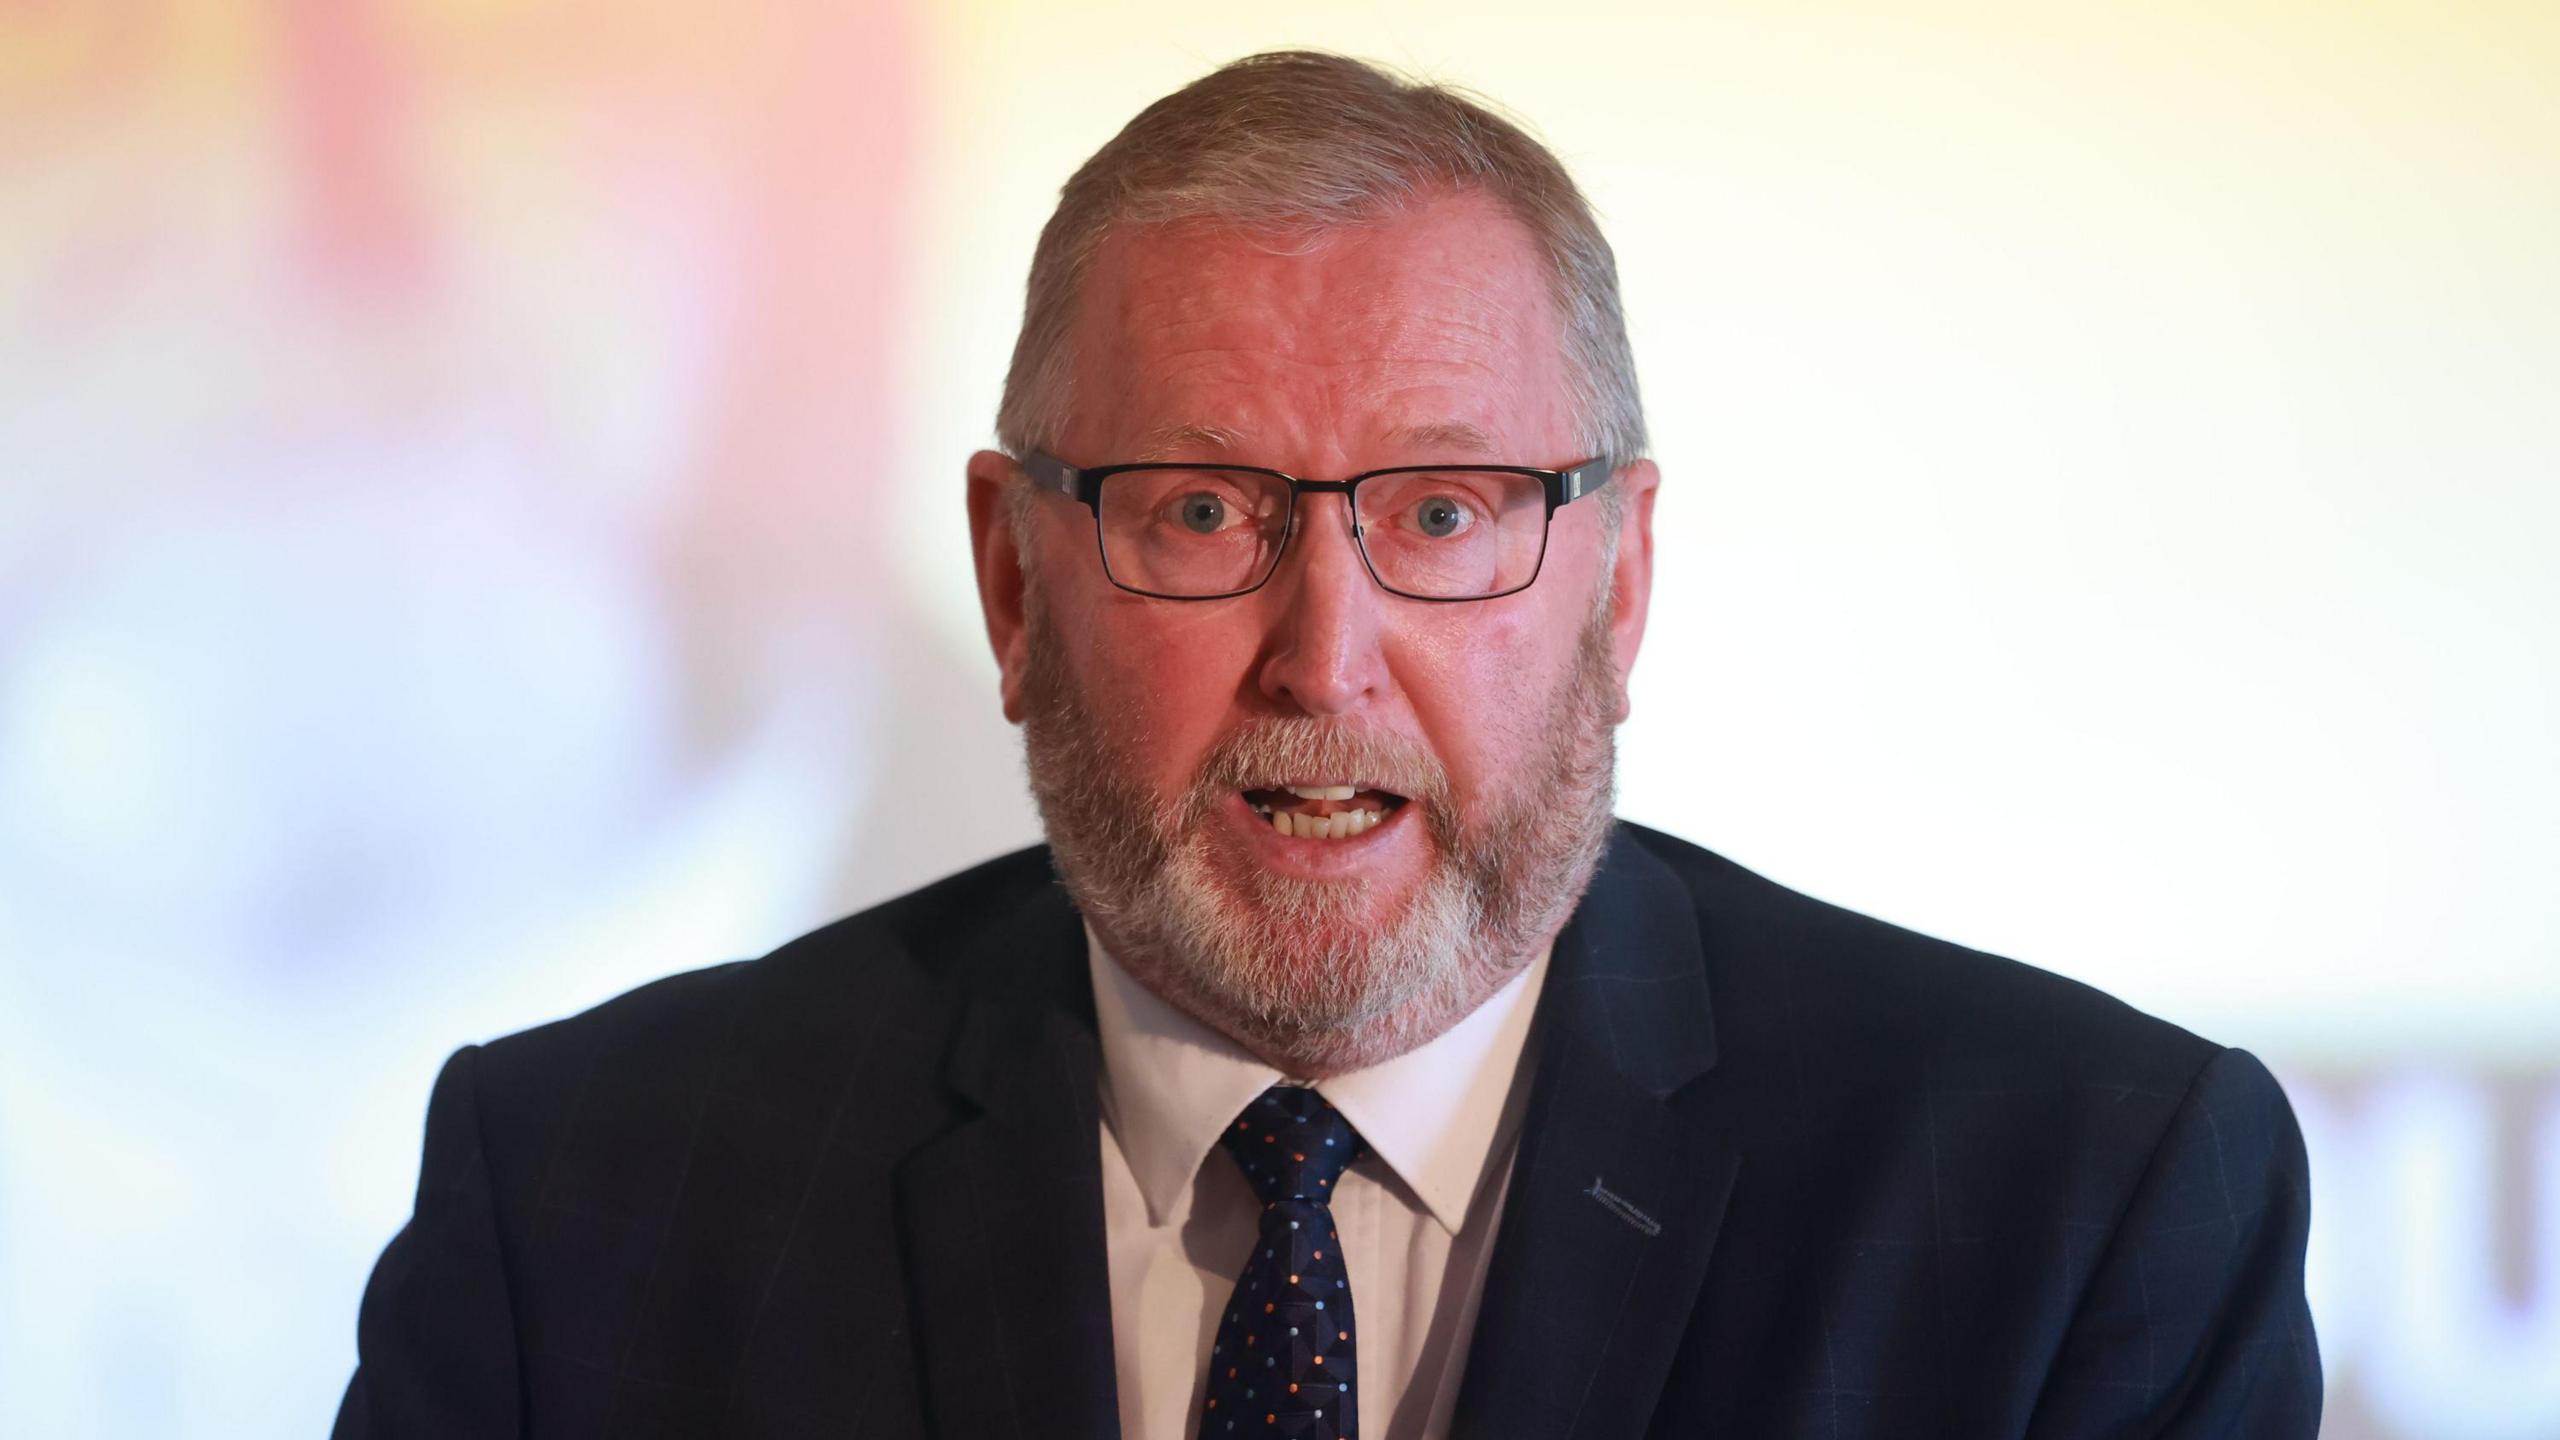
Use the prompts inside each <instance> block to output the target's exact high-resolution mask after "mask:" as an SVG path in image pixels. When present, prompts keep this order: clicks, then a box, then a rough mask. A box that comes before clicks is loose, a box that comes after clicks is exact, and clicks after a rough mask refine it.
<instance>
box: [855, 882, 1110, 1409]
mask: <svg viewBox="0 0 2560 1440" xmlns="http://www.w3.org/2000/svg"><path fill="white" fill-rule="evenodd" d="M1027 928H1028V929H1029V930H1030V931H1031V932H1032V933H1028V934H1024V933H1019V932H1017V933H1015V934H1014V935H1012V936H1011V937H1009V943H1006V944H1003V945H999V946H990V947H985V948H986V949H987V952H988V953H986V954H985V955H982V956H978V957H971V958H970V959H968V960H964V961H963V962H962V963H961V964H960V965H959V966H958V967H957V975H958V978H960V979H961V980H962V982H963V984H964V985H968V986H969V988H970V989H971V990H972V991H973V996H972V998H971V1000H970V1001H969V1004H968V1009H967V1011H966V1014H965V1015H964V1017H963V1019H962V1021H961V1023H960V1026H959V1032H958V1035H957V1037H956V1039H955V1042H954V1044H953V1047H952V1052H951V1056H950V1059H949V1061H948V1062H947V1064H946V1066H945V1078H946V1080H947V1081H948V1083H949V1084H950V1085H951V1087H952V1089H953V1091H954V1092H955V1093H957V1094H958V1096H959V1097H960V1098H961V1100H962V1101H963V1102H964V1103H965V1104H966V1105H967V1106H969V1107H970V1108H972V1109H973V1110H974V1112H975V1113H974V1114H972V1115H970V1116H969V1117H968V1118H966V1119H964V1120H962V1121H961V1122H960V1123H959V1124H958V1125H956V1126H954V1127H953V1128H952V1129H950V1130H949V1131H947V1132H945V1133H944V1134H942V1135H940V1136H938V1137H937V1138H935V1139H934V1140H933V1141H932V1142H931V1143H929V1144H927V1145H925V1146H924V1147H923V1148H921V1149H919V1150H917V1151H916V1152H914V1153H913V1154H912V1155H910V1156H909V1157H908V1158H907V1160H906V1162H905V1163H904V1164H903V1165H902V1166H901V1167H900V1168H899V1171H898V1208H899V1217H900V1225H901V1228H902V1232H903V1238H904V1241H905V1253H906V1257H907V1267H908V1275H907V1278H908V1286H909V1291H910V1294H911V1296H912V1300H913V1315H914V1319H915V1325H916V1345H917V1350H918V1353H919V1356H920V1359H921V1363H922V1368H923V1373H924V1382H925V1399H926V1413H927V1414H928V1415H929V1416H930V1417H931V1422H932V1426H933V1433H934V1434H935V1435H936V1436H939V1437H942V1440H997V1437H1006V1440H1014V1437H1026V1436H1032V1435H1038V1436H1043V1437H1048V1436H1059V1437H1089V1440H1108V1437H1113V1436H1116V1435H1117V1434H1118V1433H1119V1406H1118V1398H1117V1387H1116V1384H1115V1366H1114V1362H1113V1355H1112V1340H1111V1283H1110V1267H1109V1261H1108V1257H1107V1251H1106V1239H1105V1234H1104V1226H1103V1215H1102V1168H1101V1165H1102V1161H1101V1148H1100V1147H1101V1115H1100V1110H1099V1100H1098V1094H1099V1091H1098V1086H1099V1077H1100V1072H1101V1052H1100V1047H1099V1045H1098V1044H1097V1042H1096V1041H1095V1039H1094V1035H1093V1029H1092V1020H1091V1014H1092V996H1091V993H1090V988H1089V985H1088V982H1087V979H1086V976H1085V968H1084V949H1083V946H1084V940H1083V932H1082V930H1081V928H1080V927H1079V926H1078V924H1077V922H1076V920H1075V916H1074V912H1073V910H1072V909H1070V908H1069V907H1068V906H1067V905H1066V904H1065V902H1064V900H1063V898H1061V899H1059V900H1058V901H1057V902H1056V904H1055V905H1054V907H1046V906H1044V907H1043V909H1042V913H1041V915H1040V916H1039V917H1038V919H1037V922H1036V923H1035V924H1034V925H1032V926H1030V927H1027ZM999 950H1000V951H1002V952H1003V953H1001V954H999V953H996V952H997V951H999ZM981 960H983V961H985V962H986V963H985V964H979V963H977V962H979V961H981ZM981 972H983V973H981ZM979 979H982V980H983V981H984V982H985V983H984V984H972V983H971V982H972V981H973V980H979ZM1026 982H1028V984H1026ZM990 992H1001V995H1000V996H999V994H997V993H990Z"/></svg>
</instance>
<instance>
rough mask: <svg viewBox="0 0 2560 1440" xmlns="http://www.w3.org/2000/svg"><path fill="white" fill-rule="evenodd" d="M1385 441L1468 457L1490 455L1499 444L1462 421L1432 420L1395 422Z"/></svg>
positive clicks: (1421, 449) (1417, 448) (1499, 447)
mask: <svg viewBox="0 0 2560 1440" xmlns="http://www.w3.org/2000/svg"><path fill="white" fill-rule="evenodd" d="M1387 443H1388V444H1390V445H1394V446H1400V447H1402V446H1409V447H1411V448H1412V449H1414V450H1416V451H1432V450H1440V451H1457V452H1459V453H1461V454H1465V455H1471V456H1485V455H1491V454H1493V453H1495V452H1496V451H1498V450H1500V449H1501V448H1502V447H1501V446H1499V445H1496V444H1495V443H1494V442H1493V437H1492V436H1490V435H1488V434H1486V433H1485V432H1484V430H1483V429H1482V428H1481V427H1479V426H1475V425H1470V424H1468V423H1467V422H1466V421H1464V420H1435V421H1429V422H1426V423H1423V424H1420V425H1399V426H1397V427H1396V428H1395V429H1393V430H1390V431H1388V432H1387Z"/></svg>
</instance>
